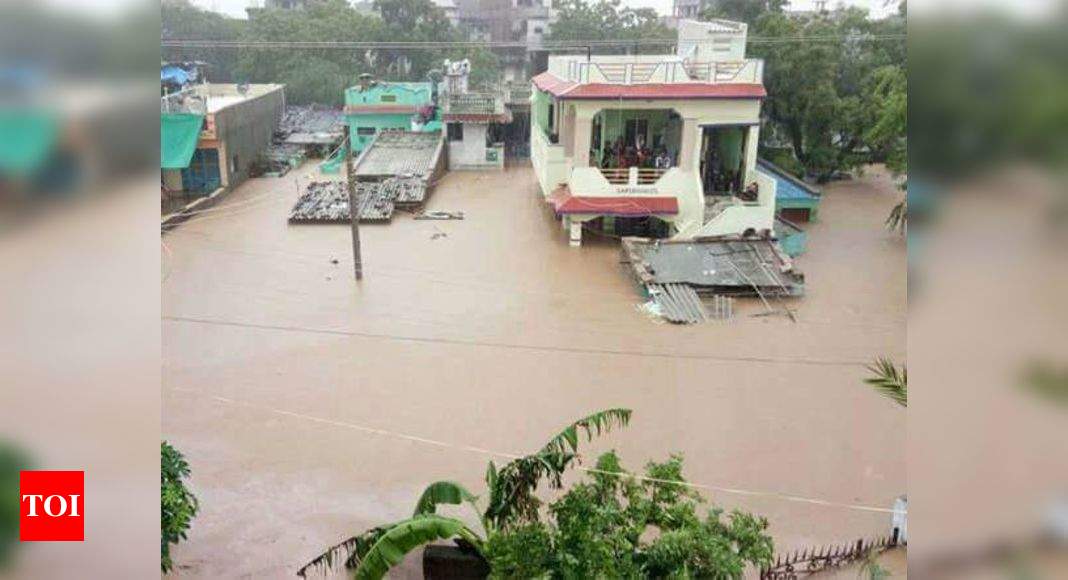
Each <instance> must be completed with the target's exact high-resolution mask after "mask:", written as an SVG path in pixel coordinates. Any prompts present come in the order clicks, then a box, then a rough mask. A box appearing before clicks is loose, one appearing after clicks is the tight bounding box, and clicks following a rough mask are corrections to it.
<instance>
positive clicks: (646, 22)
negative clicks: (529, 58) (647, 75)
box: [546, 0, 675, 52]
mask: <svg viewBox="0 0 1068 580" xmlns="http://www.w3.org/2000/svg"><path fill="white" fill-rule="evenodd" d="M555 8H556V10H557V20H556V22H554V23H553V26H552V29H551V30H550V31H549V34H547V35H546V39H547V40H551V41H566V40H609V39H610V40H657V39H664V40H665V43H667V42H670V41H673V40H674V38H675V35H674V33H673V31H672V30H671V29H669V28H667V27H666V26H665V25H664V24H663V23H662V22H661V21H660V18H659V17H658V16H657V14H656V11H654V10H652V9H649V8H637V9H635V8H624V7H623V6H622V3H621V0H597V1H595V2H587V1H586V0H562V1H561V2H558V3H556V4H555ZM663 48H664V47H663V46H657V47H648V46H646V47H639V48H638V50H639V51H643V50H652V51H653V52H662V51H663ZM609 50H611V49H609ZM614 50H616V51H622V50H626V48H616V49H614Z"/></svg>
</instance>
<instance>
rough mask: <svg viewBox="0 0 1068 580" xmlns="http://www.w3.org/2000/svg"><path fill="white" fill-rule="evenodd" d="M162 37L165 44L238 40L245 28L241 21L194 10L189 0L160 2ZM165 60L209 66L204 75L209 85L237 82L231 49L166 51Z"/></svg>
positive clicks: (207, 11)
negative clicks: (199, 63) (195, 61)
mask: <svg viewBox="0 0 1068 580" xmlns="http://www.w3.org/2000/svg"><path fill="white" fill-rule="evenodd" d="M160 24H161V31H160V32H161V35H162V38H163V39H165V40H237V39H239V38H240V37H241V35H242V34H243V32H244V30H245V25H246V24H247V22H246V21H244V20H239V19H236V18H230V17H228V16H225V15H222V14H219V13H217V12H211V11H209V10H202V9H200V8H197V7H196V6H194V5H193V4H192V3H190V2H189V0H162V1H161V2H160ZM163 58H164V59H165V60H175V61H182V60H199V61H204V62H206V63H208V64H209V65H210V66H209V67H208V70H207V71H205V74H206V75H207V77H208V79H209V80H210V81H212V82H217V83H219V82H233V81H234V80H236V77H235V72H236V68H237V53H236V52H235V51H233V50H230V49H218V48H183V49H165V50H164V51H163Z"/></svg>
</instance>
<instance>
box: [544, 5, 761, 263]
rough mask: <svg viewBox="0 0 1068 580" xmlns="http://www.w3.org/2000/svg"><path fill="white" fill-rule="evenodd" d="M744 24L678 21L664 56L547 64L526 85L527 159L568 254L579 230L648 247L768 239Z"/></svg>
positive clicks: (756, 86) (755, 96) (755, 93)
mask: <svg viewBox="0 0 1068 580" xmlns="http://www.w3.org/2000/svg"><path fill="white" fill-rule="evenodd" d="M746 32H747V31H746V25H745V24H743V23H738V22H728V21H722V20H721V21H714V22H695V21H688V20H683V21H680V22H679V28H678V43H677V44H678V51H677V53H676V54H667V55H638V56H592V57H587V56H585V55H582V56H550V57H549V70H548V71H546V72H545V73H542V74H540V75H538V76H536V77H534V79H533V93H534V94H533V97H532V105H531V109H532V110H531V117H532V128H531V137H530V139H531V160H532V163H533V165H534V170H535V173H536V174H537V177H538V182H539V184H540V186H541V190H542V193H543V194H544V195H545V198H546V200H547V201H549V202H550V203H551V204H552V205H553V207H554V209H555V211H556V213H557V214H558V215H559V216H560V218H561V221H562V223H563V225H564V227H565V228H568V230H569V231H570V236H571V242H572V245H578V244H579V243H580V242H581V238H582V228H583V225H584V224H586V226H587V227H595V228H601V229H604V230H607V231H610V232H613V233H618V234H630V233H642V234H646V235H656V236H660V237H676V238H715V237H724V236H738V235H752V234H757V235H763V234H770V232H771V231H772V228H773V223H774V219H775V181H774V180H773V179H771V178H770V177H769V176H768V175H766V174H764V173H762V172H761V171H760V170H759V169H758V168H757V165H756V157H757V143H758V140H759V132H760V108H761V103H762V101H763V99H764V97H765V96H766V92H765V90H764V85H763V61H760V60H757V59H747V58H745V38H746Z"/></svg>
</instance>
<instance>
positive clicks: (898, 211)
mask: <svg viewBox="0 0 1068 580" xmlns="http://www.w3.org/2000/svg"><path fill="white" fill-rule="evenodd" d="M908 222H909V202H908V200H907V199H906V200H904V201H902V202H901V203H899V204H897V205H895V206H894V209H892V210H890V215H888V216H886V229H888V230H890V231H894V230H898V231H900V232H901V233H905V228H906V227H908Z"/></svg>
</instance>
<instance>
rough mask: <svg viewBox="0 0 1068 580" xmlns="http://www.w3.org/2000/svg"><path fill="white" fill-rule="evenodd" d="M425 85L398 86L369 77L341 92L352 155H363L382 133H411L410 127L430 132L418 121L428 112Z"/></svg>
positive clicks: (429, 127) (429, 104)
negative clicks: (402, 131) (418, 127)
mask: <svg viewBox="0 0 1068 580" xmlns="http://www.w3.org/2000/svg"><path fill="white" fill-rule="evenodd" d="M432 105H433V97H432V87H431V85H430V83H429V82H418V83H400V82H387V81H376V80H374V79H372V78H371V77H370V75H364V76H361V78H360V84H359V85H357V86H355V87H351V88H349V89H347V90H346V91H345V119H346V121H347V122H348V125H349V136H350V137H351V140H352V148H353V151H354V152H355V153H360V152H361V151H363V150H364V149H365V148H366V147H367V145H368V144H369V143H370V142H371V140H372V139H374V136H375V135H377V134H378V133H379V131H382V130H384V129H400V130H405V131H408V130H412V129H413V123H414V124H416V125H419V126H420V127H421V128H422V129H423V130H434V129H435V127H434V125H432V124H427V123H424V122H423V121H429V120H428V119H421V118H420V117H421V116H422V115H423V114H424V113H426V112H427V111H428V110H429V109H431V108H432Z"/></svg>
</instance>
